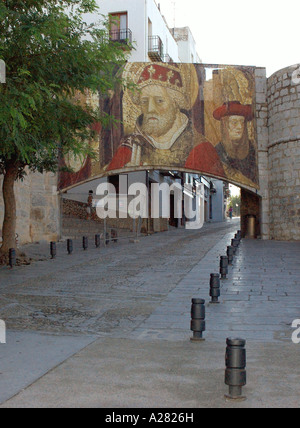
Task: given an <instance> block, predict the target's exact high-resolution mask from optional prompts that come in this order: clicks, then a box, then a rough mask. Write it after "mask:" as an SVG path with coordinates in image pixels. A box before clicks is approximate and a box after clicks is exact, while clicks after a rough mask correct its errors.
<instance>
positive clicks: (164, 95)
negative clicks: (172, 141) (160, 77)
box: [140, 85, 179, 138]
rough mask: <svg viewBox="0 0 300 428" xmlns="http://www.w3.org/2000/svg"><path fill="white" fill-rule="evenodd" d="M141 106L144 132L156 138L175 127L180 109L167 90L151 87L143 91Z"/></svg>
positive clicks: (160, 87)
mask: <svg viewBox="0 0 300 428" xmlns="http://www.w3.org/2000/svg"><path fill="white" fill-rule="evenodd" d="M140 104H141V109H142V113H143V124H142V126H141V128H142V131H143V132H145V133H146V134H147V135H150V136H151V137H154V138H159V137H161V136H162V135H164V134H166V133H167V132H168V131H169V130H170V129H171V128H172V126H173V125H174V122H175V120H176V116H177V113H178V111H179V108H178V107H177V105H176V103H175V102H174V100H173V98H172V97H171V96H170V95H169V94H168V91H167V89H165V88H164V87H162V86H158V85H149V86H146V87H145V88H143V89H142V91H141V95H140Z"/></svg>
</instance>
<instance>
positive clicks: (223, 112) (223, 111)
mask: <svg viewBox="0 0 300 428" xmlns="http://www.w3.org/2000/svg"><path fill="white" fill-rule="evenodd" d="M213 115H214V118H215V119H216V120H221V119H222V118H223V117H226V116H243V117H244V118H245V119H246V120H252V119H253V112H252V106H251V105H250V104H246V105H243V104H241V103H240V102H239V101H229V102H228V103H224V104H223V105H222V106H221V107H219V108H217V109H216V110H215V111H214V113H213Z"/></svg>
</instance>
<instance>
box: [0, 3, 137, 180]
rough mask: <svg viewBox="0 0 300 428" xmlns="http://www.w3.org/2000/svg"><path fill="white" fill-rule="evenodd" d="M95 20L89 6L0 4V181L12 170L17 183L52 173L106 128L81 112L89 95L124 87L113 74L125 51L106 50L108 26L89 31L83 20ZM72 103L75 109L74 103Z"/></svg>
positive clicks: (113, 46) (94, 115) (111, 45)
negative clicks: (1, 80) (97, 128)
mask: <svg viewBox="0 0 300 428" xmlns="http://www.w3.org/2000/svg"><path fill="white" fill-rule="evenodd" d="M87 12H89V13H93V14H95V13H99V11H98V8H97V6H96V2H95V1H94V0H23V1H22V0H6V1H1V2H0V59H3V60H4V61H5V63H6V84H2V85H1V84H0V173H4V172H5V170H6V167H7V165H8V163H11V162H12V161H13V162H17V163H18V165H19V170H20V175H19V177H20V176H21V175H22V173H23V171H24V168H25V167H26V166H28V167H29V168H30V169H31V170H38V171H40V172H42V171H53V172H54V171H56V170H57V168H58V158H59V155H60V154H61V153H62V154H65V153H68V152H70V151H71V152H73V153H74V154H75V155H79V154H84V155H87V154H90V155H92V153H91V152H90V149H89V144H88V141H89V140H90V139H91V138H92V137H93V135H92V134H93V131H92V130H91V125H92V124H93V123H94V122H102V123H105V122H106V121H107V120H108V119H110V118H107V117H105V116H101V114H100V112H99V109H95V110H93V109H92V107H90V106H88V105H86V104H85V105H83V103H82V97H81V101H80V100H79V98H80V97H78V94H79V93H81V94H84V93H86V91H87V90H89V91H90V92H91V93H98V92H99V93H102V94H105V93H107V91H109V90H112V89H113V88H114V87H115V85H116V84H123V82H121V80H120V77H119V74H118V73H117V72H116V64H118V66H117V68H121V67H122V65H123V64H124V62H125V61H126V56H127V53H128V51H129V48H127V49H126V48H124V45H119V44H117V43H115V42H111V41H110V40H109V37H107V33H108V30H107V29H108V23H107V22H106V23H105V22H104V17H102V16H101V15H100V14H99V19H101V20H102V21H103V22H102V24H104V25H105V27H104V28H103V25H102V26H100V22H98V23H94V24H91V25H88V24H86V23H85V21H84V15H83V14H84V13H87ZM76 100H77V101H76Z"/></svg>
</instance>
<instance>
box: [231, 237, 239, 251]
mask: <svg viewBox="0 0 300 428" xmlns="http://www.w3.org/2000/svg"><path fill="white" fill-rule="evenodd" d="M231 246H232V247H233V252H234V254H236V253H237V249H238V246H239V240H238V239H232V240H231Z"/></svg>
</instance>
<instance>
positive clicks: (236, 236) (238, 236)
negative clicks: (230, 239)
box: [234, 233, 241, 244]
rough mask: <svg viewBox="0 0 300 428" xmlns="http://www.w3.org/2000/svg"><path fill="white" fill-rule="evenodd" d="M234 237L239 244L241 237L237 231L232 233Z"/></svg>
mask: <svg viewBox="0 0 300 428" xmlns="http://www.w3.org/2000/svg"><path fill="white" fill-rule="evenodd" d="M234 239H237V240H238V241H239V244H240V243H241V237H240V235H239V234H238V233H236V234H235V235H234Z"/></svg>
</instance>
